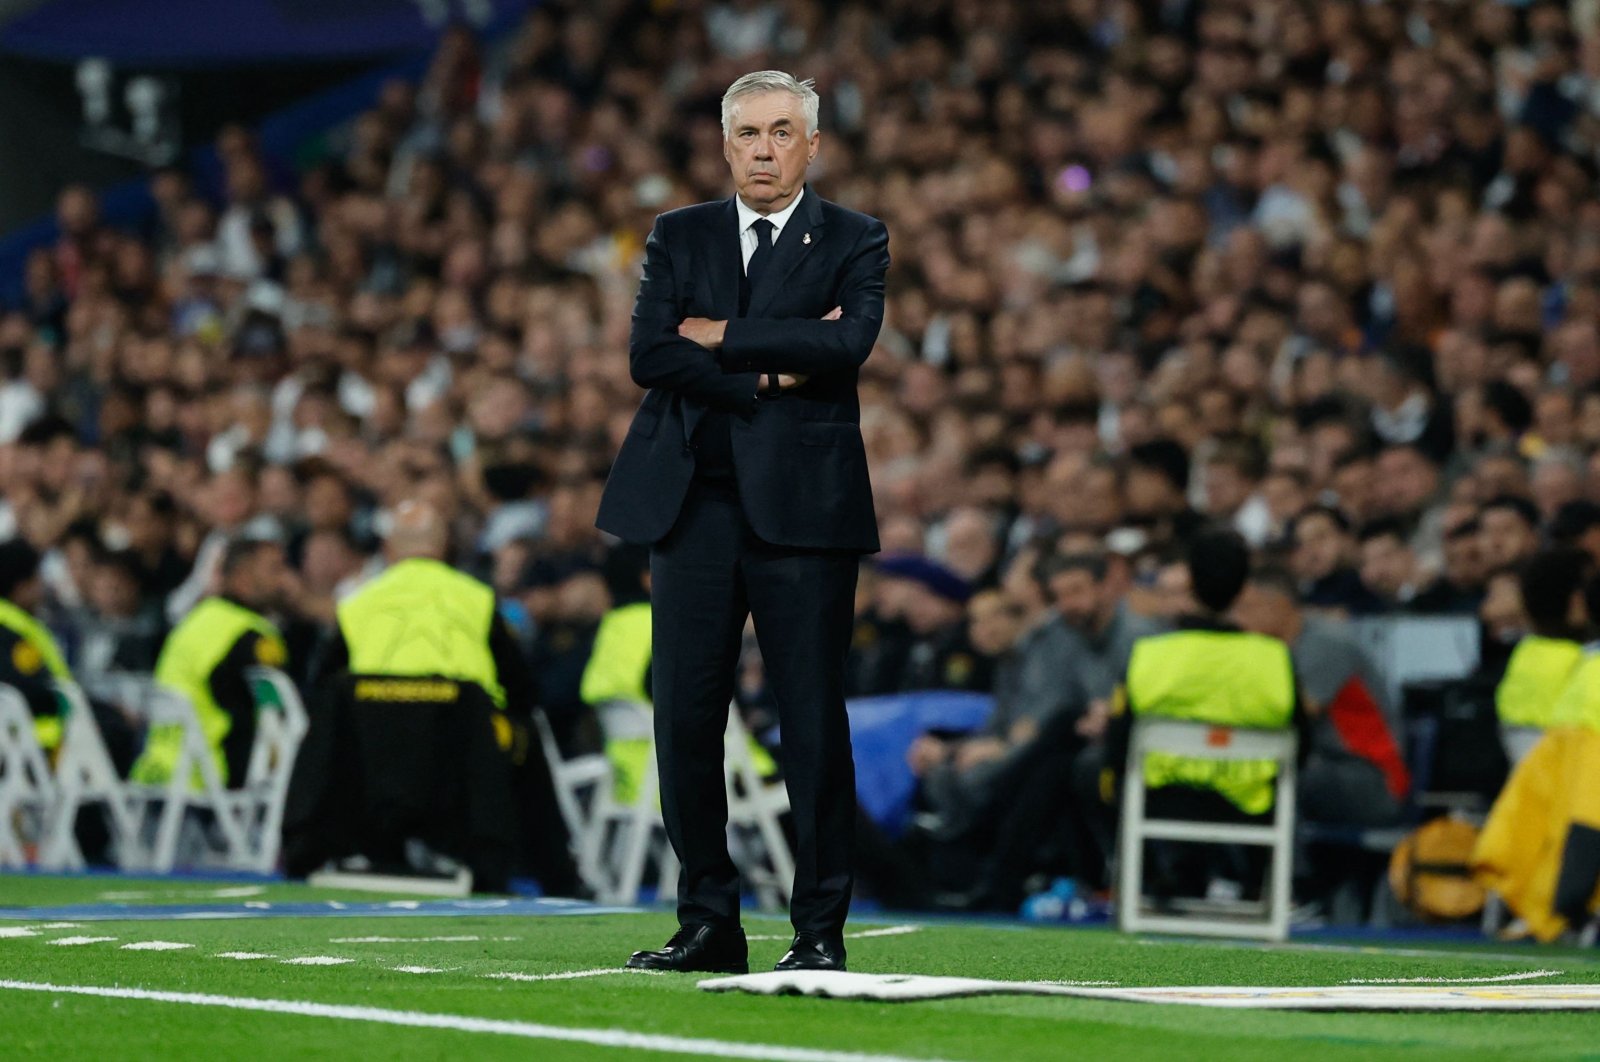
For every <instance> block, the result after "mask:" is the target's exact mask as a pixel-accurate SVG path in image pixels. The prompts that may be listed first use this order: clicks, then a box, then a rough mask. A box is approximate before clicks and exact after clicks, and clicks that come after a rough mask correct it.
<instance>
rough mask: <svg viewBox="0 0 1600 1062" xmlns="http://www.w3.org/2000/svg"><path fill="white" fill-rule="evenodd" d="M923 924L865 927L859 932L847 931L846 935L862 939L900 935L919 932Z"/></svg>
mask: <svg viewBox="0 0 1600 1062" xmlns="http://www.w3.org/2000/svg"><path fill="white" fill-rule="evenodd" d="M921 930H922V927H921V926H884V927H883V928H882V929H863V930H862V931H861V932H859V933H846V934H845V936H846V937H854V938H856V939H860V938H862V937H898V936H903V935H905V934H906V933H917V932H920V931H921Z"/></svg>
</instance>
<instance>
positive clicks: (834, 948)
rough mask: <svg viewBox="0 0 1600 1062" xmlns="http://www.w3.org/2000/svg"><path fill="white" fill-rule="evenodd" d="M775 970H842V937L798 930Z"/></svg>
mask: <svg viewBox="0 0 1600 1062" xmlns="http://www.w3.org/2000/svg"><path fill="white" fill-rule="evenodd" d="M773 969H775V970H843V969H844V937H843V936H842V935H837V934H836V935H834V936H823V935H822V934H821V933H809V932H804V931H802V932H799V933H796V934H795V935H794V943H793V944H791V945H789V950H788V951H787V952H785V953H784V956H783V958H781V959H779V960H778V965H777V966H774V967H773Z"/></svg>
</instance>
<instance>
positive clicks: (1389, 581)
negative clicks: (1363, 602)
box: [1359, 518, 1422, 610]
mask: <svg viewBox="0 0 1600 1062" xmlns="http://www.w3.org/2000/svg"><path fill="white" fill-rule="evenodd" d="M1359 538H1360V542H1361V567H1360V573H1361V586H1362V589H1364V590H1365V591H1366V592H1367V593H1368V594H1370V595H1372V597H1374V598H1376V599H1377V600H1378V601H1380V602H1382V603H1383V608H1384V610H1397V609H1404V608H1409V607H1410V606H1411V604H1412V602H1413V601H1414V600H1415V598H1416V596H1417V593H1418V592H1419V590H1420V589H1421V585H1420V584H1421V580H1422V571H1421V569H1420V568H1419V567H1418V565H1417V556H1416V554H1415V553H1414V552H1412V549H1411V545H1410V543H1408V542H1407V541H1406V537H1405V534H1404V532H1403V531H1402V529H1401V524H1400V521H1399V520H1396V519H1393V518H1389V519H1383V520H1374V521H1372V522H1371V523H1369V524H1367V525H1366V526H1365V527H1363V528H1362V529H1361V534H1360V536H1359Z"/></svg>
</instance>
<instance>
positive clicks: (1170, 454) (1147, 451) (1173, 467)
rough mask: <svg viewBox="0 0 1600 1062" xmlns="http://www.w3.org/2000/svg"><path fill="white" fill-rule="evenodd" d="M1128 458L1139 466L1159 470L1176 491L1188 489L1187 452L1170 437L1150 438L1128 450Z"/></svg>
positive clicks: (1154, 470)
mask: <svg viewBox="0 0 1600 1062" xmlns="http://www.w3.org/2000/svg"><path fill="white" fill-rule="evenodd" d="M1128 459H1129V460H1131V461H1132V462H1133V463H1134V464H1135V465H1136V466H1138V467H1140V468H1148V469H1150V470H1151V471H1153V472H1159V473H1161V475H1162V476H1164V477H1166V479H1167V481H1168V482H1169V483H1171V484H1172V485H1173V487H1174V488H1176V489H1177V490H1178V491H1180V492H1181V491H1186V490H1188V489H1189V454H1188V453H1187V452H1186V451H1185V450H1184V448H1183V445H1182V444H1181V443H1178V442H1176V441H1174V440H1172V439H1151V440H1150V441H1149V442H1142V443H1140V444H1139V445H1137V446H1135V447H1133V448H1132V449H1131V450H1129V451H1128Z"/></svg>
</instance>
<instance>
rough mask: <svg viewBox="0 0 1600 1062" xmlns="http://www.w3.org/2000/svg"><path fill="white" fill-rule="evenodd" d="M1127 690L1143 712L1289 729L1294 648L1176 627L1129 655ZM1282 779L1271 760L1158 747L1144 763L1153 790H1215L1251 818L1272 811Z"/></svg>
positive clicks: (1142, 641)
mask: <svg viewBox="0 0 1600 1062" xmlns="http://www.w3.org/2000/svg"><path fill="white" fill-rule="evenodd" d="M1126 692H1127V698H1128V707H1129V709H1130V710H1131V711H1133V712H1134V714H1136V715H1152V716H1162V717H1164V718H1169V719H1184V720H1190V721H1193V722H1199V723H1215V724H1217V725H1219V726H1238V727H1256V728H1259V729H1283V728H1286V727H1288V726H1289V725H1290V723H1291V722H1292V721H1293V719H1294V707H1295V700H1296V692H1295V685H1294V666H1293V664H1292V662H1291V659H1290V656H1289V647H1288V646H1287V645H1285V644H1284V643H1283V642H1281V641H1278V640H1277V639H1276V638H1269V637H1267V636H1265V635H1261V634H1249V633H1245V632H1242V631H1206V630H1193V631H1174V632H1172V633H1170V634H1158V635H1154V636H1152V637H1149V638H1141V639H1139V640H1138V641H1137V642H1135V643H1134V645H1133V651H1132V654H1131V655H1130V656H1129V659H1128V682H1127V690H1126ZM1277 777H1278V767H1277V764H1275V763H1273V762H1272V761H1271V760H1203V759H1196V758H1193V757H1186V756H1175V755H1172V754H1170V753H1154V752H1153V753H1150V754H1149V755H1147V756H1146V757H1145V762H1144V782H1145V785H1146V786H1147V787H1149V788H1151V789H1160V788H1162V787H1164V786H1169V785H1190V786H1197V787H1199V788H1202V789H1213V790H1215V791H1217V792H1218V793H1220V794H1222V796H1224V797H1226V798H1227V799H1228V800H1229V801H1230V802H1231V803H1232V804H1233V805H1234V806H1236V807H1238V808H1239V810H1241V811H1243V812H1245V813H1247V814H1251V815H1260V814H1263V813H1265V812H1267V811H1269V810H1271V808H1272V801H1273V783H1274V782H1275V781H1276V779H1277Z"/></svg>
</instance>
